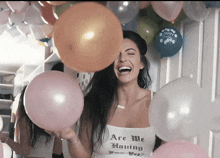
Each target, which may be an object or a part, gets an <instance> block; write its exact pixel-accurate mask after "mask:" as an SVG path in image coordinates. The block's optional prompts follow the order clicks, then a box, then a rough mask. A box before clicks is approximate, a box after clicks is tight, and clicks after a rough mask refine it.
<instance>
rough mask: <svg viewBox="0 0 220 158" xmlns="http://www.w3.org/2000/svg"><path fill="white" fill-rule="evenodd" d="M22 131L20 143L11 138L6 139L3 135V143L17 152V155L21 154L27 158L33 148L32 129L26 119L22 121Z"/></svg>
mask: <svg viewBox="0 0 220 158" xmlns="http://www.w3.org/2000/svg"><path fill="white" fill-rule="evenodd" d="M19 128H20V129H21V130H20V143H18V142H15V141H14V140H12V139H10V138H6V137H5V136H4V135H3V134H2V133H1V141H2V142H4V141H5V143H7V144H8V145H9V146H10V147H11V148H12V150H14V151H15V153H16V154H20V155H22V156H27V155H28V154H29V153H30V150H31V146H30V144H29V141H30V132H29V131H30V128H29V126H28V124H27V122H26V120H25V119H22V120H21V122H20V123H19Z"/></svg>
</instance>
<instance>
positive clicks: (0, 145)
mask: <svg viewBox="0 0 220 158" xmlns="http://www.w3.org/2000/svg"><path fill="white" fill-rule="evenodd" d="M0 158H3V144H2V142H1V141H0Z"/></svg>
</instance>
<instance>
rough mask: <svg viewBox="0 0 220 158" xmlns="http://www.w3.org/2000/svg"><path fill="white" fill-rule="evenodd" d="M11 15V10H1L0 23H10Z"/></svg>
mask: <svg viewBox="0 0 220 158" xmlns="http://www.w3.org/2000/svg"><path fill="white" fill-rule="evenodd" d="M10 15H11V10H7V11H1V12H0V25H2V24H6V23H8V18H9V17H10Z"/></svg>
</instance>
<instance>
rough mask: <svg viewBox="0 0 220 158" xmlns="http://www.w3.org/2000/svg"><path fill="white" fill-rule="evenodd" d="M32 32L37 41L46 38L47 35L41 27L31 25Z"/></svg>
mask: <svg viewBox="0 0 220 158" xmlns="http://www.w3.org/2000/svg"><path fill="white" fill-rule="evenodd" d="M30 30H31V33H32V34H33V35H34V37H35V39H36V40H39V39H42V38H45V34H44V32H43V30H42V28H41V25H30Z"/></svg>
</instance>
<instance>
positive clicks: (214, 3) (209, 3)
mask: <svg viewBox="0 0 220 158" xmlns="http://www.w3.org/2000/svg"><path fill="white" fill-rule="evenodd" d="M203 2H204V3H205V5H206V8H220V1H203Z"/></svg>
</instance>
